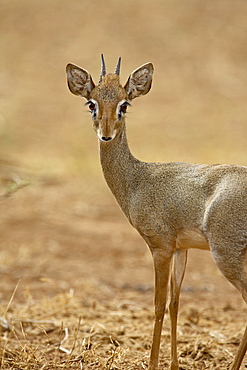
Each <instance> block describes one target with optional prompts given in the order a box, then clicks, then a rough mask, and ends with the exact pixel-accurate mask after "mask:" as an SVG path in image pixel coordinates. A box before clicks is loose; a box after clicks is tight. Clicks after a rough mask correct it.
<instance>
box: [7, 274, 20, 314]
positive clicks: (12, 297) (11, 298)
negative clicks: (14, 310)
mask: <svg viewBox="0 0 247 370" xmlns="http://www.w3.org/2000/svg"><path fill="white" fill-rule="evenodd" d="M20 282H21V279H20V280H19V281H18V283H17V284H16V286H15V289H14V291H13V293H12V295H11V297H10V300H9V303H8V304H7V307H6V310H5V311H4V314H3V318H5V316H6V314H7V312H8V310H9V308H10V305H11V303H12V301H13V299H14V296H15V293H16V291H17V289H18V287H19V285H20Z"/></svg>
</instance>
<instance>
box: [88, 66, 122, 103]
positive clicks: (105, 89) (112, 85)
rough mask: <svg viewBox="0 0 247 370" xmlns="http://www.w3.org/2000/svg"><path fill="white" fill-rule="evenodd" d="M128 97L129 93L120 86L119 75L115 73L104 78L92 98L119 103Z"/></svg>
mask: <svg viewBox="0 0 247 370" xmlns="http://www.w3.org/2000/svg"><path fill="white" fill-rule="evenodd" d="M126 97H127V93H126V91H125V89H124V88H123V87H122V86H121V84H120V79H119V75H117V74H115V73H107V74H106V75H104V76H102V79H101V81H100V83H99V85H98V86H96V87H95V89H94V91H93V92H92V98H94V99H96V100H98V101H104V102H111V101H112V102H115V101H116V102H118V101H119V100H123V99H125V98H126Z"/></svg>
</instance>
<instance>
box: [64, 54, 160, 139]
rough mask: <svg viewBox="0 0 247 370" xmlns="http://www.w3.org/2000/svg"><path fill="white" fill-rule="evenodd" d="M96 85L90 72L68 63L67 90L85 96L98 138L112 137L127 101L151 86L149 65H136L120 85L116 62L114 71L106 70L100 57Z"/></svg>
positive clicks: (118, 65) (146, 90) (117, 128)
mask: <svg viewBox="0 0 247 370" xmlns="http://www.w3.org/2000/svg"><path fill="white" fill-rule="evenodd" d="M101 57H102V69H101V74H100V80H99V83H98V85H95V83H94V82H93V80H92V77H91V75H90V74H89V73H88V72H87V71H86V70H85V69H82V68H80V67H77V66H75V65H73V64H68V65H67V68H66V72H67V77H68V86H69V89H70V91H71V92H72V93H73V94H75V95H79V96H82V97H83V98H86V99H87V103H86V105H88V107H89V111H90V112H91V116H92V119H93V126H94V129H95V131H96V133H97V135H98V137H99V139H100V140H102V141H111V140H113V139H114V138H115V137H116V136H117V135H118V134H119V132H120V131H121V128H122V127H123V125H124V119H125V113H126V111H127V108H128V105H130V102H131V101H132V100H133V99H135V98H137V97H138V96H141V95H145V94H147V93H148V91H149V90H150V88H151V84H152V76H153V71H154V68H153V65H152V64H151V63H147V64H144V65H143V66H141V67H139V68H138V69H136V70H135V71H134V72H133V73H131V75H130V76H129V78H128V81H127V83H126V84H125V86H124V87H123V86H122V85H121V83H120V79H119V74H120V62H121V58H119V59H118V63H117V67H116V70H115V72H114V73H106V68H105V62H104V57H103V55H102V56H101Z"/></svg>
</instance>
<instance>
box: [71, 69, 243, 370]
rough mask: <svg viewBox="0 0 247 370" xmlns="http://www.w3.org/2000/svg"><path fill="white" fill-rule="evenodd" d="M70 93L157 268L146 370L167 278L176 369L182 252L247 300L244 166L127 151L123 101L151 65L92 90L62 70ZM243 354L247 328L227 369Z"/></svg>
mask: <svg viewBox="0 0 247 370" xmlns="http://www.w3.org/2000/svg"><path fill="white" fill-rule="evenodd" d="M67 74H68V83H69V88H70V90H71V91H72V93H74V94H76V95H80V96H82V97H84V98H86V99H87V100H88V101H89V103H90V102H91V105H89V107H90V109H91V111H92V118H93V127H94V129H95V131H96V132H97V135H98V137H99V146H100V160H101V165H102V169H103V173H104V177H105V179H106V182H107V184H108V186H109V187H110V189H111V191H112V193H113V194H114V196H115V198H116V200H117V202H118V203H119V205H120V207H121V209H122V210H123V212H124V213H125V215H126V217H127V218H128V220H129V221H130V223H131V224H132V225H133V226H134V227H135V228H136V229H137V230H138V232H139V233H140V235H141V236H142V237H143V238H144V240H145V241H146V242H147V244H148V246H149V248H150V250H151V253H152V255H153V259H154V268H155V326H154V334H153V344H152V350H151V357H150V363H149V370H157V369H158V354H159V345H160V335H161V329H162V322H163V317H164V311H165V306H166V296H167V285H168V283H169V279H171V289H170V291H171V301H170V305H169V309H170V317H171V343H172V356H171V357H172V361H171V367H170V369H171V370H178V368H179V367H178V358H177V349H176V342H177V338H176V325H177V313H178V303H179V293H180V288H181V284H182V280H183V276H184V271H185V267H186V261H187V250H188V249H189V248H199V249H205V250H209V249H210V250H211V252H212V254H213V257H214V259H215V262H216V264H217V266H218V267H219V269H220V270H221V272H222V273H223V274H224V275H225V277H226V278H227V279H228V280H229V281H230V282H231V283H232V284H233V285H234V286H235V287H236V288H237V289H238V290H239V291H240V292H241V293H242V295H243V298H244V299H245V301H246V302H247V274H246V262H247V261H246V258H247V253H246V251H247V196H246V195H247V167H242V166H233V165H197V164H189V163H146V162H141V161H139V160H138V159H136V158H135V157H133V155H132V154H131V152H130V150H129V146H128V142H127V137H126V128H125V114H124V113H125V110H126V104H127V103H128V102H129V101H131V100H133V99H134V98H136V97H138V96H141V95H145V94H146V93H147V92H148V91H149V90H150V87H151V83H152V75H153V66H152V64H151V63H148V64H145V65H143V66H142V67H140V68H138V69H137V70H135V71H134V72H133V73H132V74H131V75H130V77H129V79H128V81H127V83H126V85H125V86H124V87H122V86H121V84H120V81H119V76H118V74H117V75H116V74H106V75H105V76H103V77H102V78H101V83H100V84H99V86H95V84H94V83H93V81H92V78H91V76H90V74H89V73H88V72H87V71H85V70H83V69H81V68H79V67H76V66H74V65H71V64H69V65H68V66H67ZM246 349H247V330H246V331H245V333H244V337H243V339H242V342H241V344H240V347H239V349H238V352H237V355H236V357H235V360H234V362H233V364H232V367H231V369H232V370H238V369H239V367H240V365H241V362H242V360H243V357H244V354H245V352H246Z"/></svg>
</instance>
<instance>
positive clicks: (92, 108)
mask: <svg viewBox="0 0 247 370" xmlns="http://www.w3.org/2000/svg"><path fill="white" fill-rule="evenodd" d="M88 108H89V109H90V110H91V111H94V109H95V104H94V103H93V102H92V101H90V102H89V103H88Z"/></svg>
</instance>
